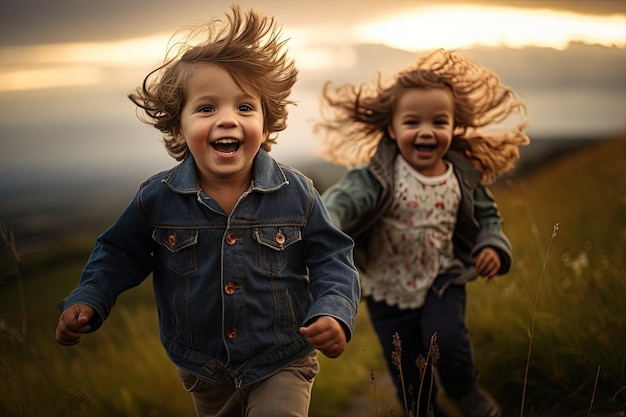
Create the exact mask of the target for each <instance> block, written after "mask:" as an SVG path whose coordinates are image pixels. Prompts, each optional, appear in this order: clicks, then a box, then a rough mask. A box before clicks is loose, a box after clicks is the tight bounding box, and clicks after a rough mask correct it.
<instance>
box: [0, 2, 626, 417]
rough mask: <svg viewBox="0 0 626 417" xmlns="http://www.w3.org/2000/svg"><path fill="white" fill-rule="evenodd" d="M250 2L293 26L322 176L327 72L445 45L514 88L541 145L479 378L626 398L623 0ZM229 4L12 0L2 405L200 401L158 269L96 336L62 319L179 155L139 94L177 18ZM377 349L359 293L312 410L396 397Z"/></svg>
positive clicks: (296, 162) (76, 410)
mask: <svg viewBox="0 0 626 417" xmlns="http://www.w3.org/2000/svg"><path fill="white" fill-rule="evenodd" d="M239 3H240V4H241V5H242V6H243V7H244V8H256V9H259V10H261V11H263V12H265V13H266V14H269V15H273V16H275V18H276V20H277V21H278V22H279V24H280V25H282V27H283V33H284V36H285V37H286V38H290V40H289V42H288V46H289V53H290V55H291V56H292V57H293V58H294V59H295V61H296V65H297V66H298V68H299V70H300V76H299V81H298V83H297V84H296V86H295V88H294V90H293V94H292V99H293V100H295V101H296V102H297V106H292V107H291V108H290V113H289V119H288V128H287V129H286V130H285V131H284V132H281V134H280V135H279V138H278V144H277V145H276V146H274V148H273V149H272V155H273V156H274V157H275V158H276V159H278V160H280V161H282V162H285V163H287V164H290V165H293V166H295V167H296V168H299V169H300V170H302V171H303V172H304V173H305V174H307V175H309V176H310V177H311V178H313V180H314V181H315V184H316V186H317V187H318V188H319V189H320V191H323V189H324V188H326V187H327V186H328V185H329V184H330V183H332V182H334V181H336V180H337V179H338V178H339V175H341V173H342V171H343V169H342V168H339V167H334V166H332V165H330V164H328V163H327V162H325V161H324V160H323V159H322V158H320V157H319V156H318V155H316V151H317V149H316V148H317V146H316V139H315V138H314V137H313V134H312V123H313V121H314V120H315V119H317V118H318V114H319V113H318V94H319V92H320V89H321V87H322V84H323V83H324V82H325V81H328V80H330V81H333V82H335V83H342V82H353V83H358V82H369V81H372V80H374V79H375V76H376V73H377V72H380V73H381V75H382V77H383V78H388V77H390V76H392V75H393V74H394V73H395V72H396V71H398V70H399V69H401V68H404V67H406V66H408V65H410V64H412V63H413V62H414V61H415V59H416V57H417V56H418V54H419V53H420V52H422V51H424V50H429V49H432V48H439V47H444V48H449V49H456V50H458V52H459V53H461V54H463V55H466V56H468V57H470V58H473V59H475V60H476V61H477V62H478V63H480V64H482V65H484V66H486V67H488V68H490V69H491V70H493V71H494V72H495V73H497V74H498V75H499V76H500V78H501V80H502V81H503V83H504V84H506V85H508V86H510V87H512V88H513V89H514V90H516V92H517V93H518V94H519V96H520V97H521V98H522V99H523V100H524V101H525V103H526V105H527V108H528V116H529V120H530V124H529V128H528V132H529V135H530V137H531V144H530V145H529V146H527V147H524V148H523V149H522V150H521V152H522V157H521V159H520V161H519V163H518V168H517V169H516V171H515V172H514V173H513V174H512V175H511V176H508V177H506V178H503V179H501V180H500V181H499V182H498V183H497V184H496V185H495V187H494V192H495V195H496V198H497V201H498V204H499V205H500V208H501V211H502V213H503V216H504V219H505V224H504V227H505V232H506V233H507V234H508V236H509V237H510V239H511V241H512V244H513V247H514V252H515V261H514V265H513V269H512V270H511V272H510V273H509V274H508V275H507V276H506V277H504V278H503V279H497V280H493V281H490V282H488V283H487V284H485V283H484V282H479V283H477V284H476V285H474V284H472V285H469V286H468V292H469V293H470V296H469V298H468V322H469V327H470V329H471V337H472V340H473V342H474V346H475V348H476V357H477V362H478V365H479V369H480V370H481V378H482V381H483V384H484V385H485V386H486V387H488V388H489V389H490V390H491V391H492V392H493V393H494V395H496V397H497V398H498V399H499V400H500V401H501V402H502V403H503V405H504V406H505V417H508V416H514V415H515V416H520V417H522V416H523V411H524V410H523V407H524V406H526V413H527V414H526V415H527V416H528V417H540V416H588V417H589V416H592V415H594V416H602V417H605V416H606V417H608V416H611V417H615V416H624V413H625V410H626V350H625V349H624V346H626V278H625V277H626V216H625V215H624V213H626V175H624V174H625V169H624V167H626V117H625V116H626V1H623V0H608V1H605V0H588V1H587V0H568V1H566V0H563V1H560V0H536V1H533V0H530V1H526V0H510V1H505V0H501V1H500V0H482V1H481V0H476V1H448V0H439V1H423V0H385V1H380V0H377V1H373V0H333V1H331V0H317V1H310V2H305V1H293V0H256V1H252V0H244V1H241V2H239ZM230 4H231V2H230V1H224V0H212V1H197V0H177V1H174V0H152V1H143V0H134V1H127V0H124V1H122V0H108V1H99V2H91V1H82V0H55V1H44V0H22V1H19V2H18V1H3V2H1V3H0V109H1V111H0V222H1V223H4V225H6V227H7V228H6V229H2V231H3V232H7V233H3V236H2V238H3V240H4V241H5V243H6V245H4V246H3V251H0V255H1V256H0V381H2V382H1V383H0V415H2V416H25V415H28V416H30V415H32V416H35V415H37V416H42V415H43V416H46V415H56V416H58V415H63V416H83V415H90V416H111V415H116V416H153V417H156V416H171V415H192V413H193V411H192V408H191V402H190V399H189V397H188V395H187V394H186V393H185V392H184V391H183V390H182V389H181V387H180V383H179V381H178V380H177V378H176V375H175V370H174V368H173V366H172V365H171V363H170V362H169V361H168V359H167V358H166V357H165V354H164V352H163V349H162V348H161V346H160V342H159V339H158V331H157V328H156V312H155V309H154V304H153V300H152V294H151V288H150V283H149V280H147V281H146V285H144V284H142V285H141V286H140V287H139V288H138V289H137V290H136V291H128V292H127V293H125V294H123V295H122V296H121V297H120V298H119V300H118V304H117V306H116V309H114V311H113V313H112V314H111V316H110V317H109V319H108V320H107V323H106V324H105V326H103V328H102V329H100V330H99V331H98V332H96V333H95V334H94V335H90V336H89V337H88V338H85V339H84V340H83V342H81V344H80V345H79V346H77V347H73V348H70V349H67V348H63V347H60V346H58V345H56V344H55V343H54V340H53V333H54V327H55V323H56V319H57V314H58V312H57V310H56V304H57V303H58V302H59V301H60V300H61V299H62V297H64V296H65V295H67V293H68V292H69V291H70V290H71V288H73V286H74V285H75V284H76V283H77V281H78V279H79V276H80V271H81V269H82V267H83V265H84V263H85V261H86V260H87V257H88V256H89V252H90V250H91V248H92V247H93V243H94V239H95V237H96V236H97V234H98V233H100V232H102V231H103V230H104V229H105V228H106V227H108V225H109V224H111V222H113V221H114V220H115V219H116V218H117V216H118V215H119V213H120V212H121V210H122V209H123V208H124V206H125V205H126V204H127V203H128V202H129V201H130V200H131V198H132V197H133V195H134V193H135V192H136V190H137V188H138V186H139V184H140V183H141V182H143V181H144V180H145V179H146V178H148V177H149V176H151V175H153V174H155V173H156V172H159V171H163V170H166V169H169V168H171V167H172V166H174V165H175V164H176V161H175V160H174V159H172V158H171V157H169V156H168V155H167V153H166V151H165V149H164V147H163V145H162V142H161V133H160V132H159V131H157V130H156V129H154V128H152V127H151V126H148V125H144V124H143V123H141V122H140V121H139V120H138V119H137V117H136V113H135V111H136V109H135V107H134V105H133V104H132V103H131V102H130V100H128V99H127V94H128V93H129V92H131V91H133V90H134V89H135V88H136V87H137V86H139V85H140V84H141V82H142V81H143V79H144V77H145V75H146V74H147V73H148V72H149V71H150V70H152V69H153V68H155V67H156V66H157V65H158V64H159V63H160V62H161V59H162V58H163V55H164V54H165V52H166V45H167V43H168V40H169V38H170V36H171V35H172V33H173V32H174V31H175V30H176V29H178V28H180V27H181V26H185V25H189V24H194V23H199V22H206V21H207V20H209V19H210V18H212V17H223V16H224V12H226V11H227V10H228V7H229V6H230ZM559 225H560V227H559ZM535 318H537V327H536V329H535V328H534V323H535ZM531 323H532V324H531ZM535 331H536V332H535ZM529 341H530V346H529ZM533 342H534V345H533ZM530 347H532V355H531V349H530ZM138 358H139V359H138ZM382 359H383V358H382V356H381V353H380V350H379V348H378V344H377V342H376V340H375V336H374V334H373V333H372V331H371V328H370V327H369V322H368V317H367V313H366V311H365V309H364V308H361V309H360V310H359V315H358V317H357V332H356V333H355V336H354V339H353V340H352V341H351V343H350V344H349V345H348V350H347V351H346V354H345V355H342V356H341V357H340V358H338V359H336V360H326V359H325V358H322V362H323V363H322V372H321V373H320V376H319V377H318V379H317V381H316V384H315V388H314V393H313V403H312V408H311V414H310V415H311V417H337V416H342V417H367V416H385V417H387V416H390V415H391V416H393V415H399V414H398V411H399V410H400V409H401V408H402V406H401V405H399V404H398V403H397V402H396V400H395V397H394V394H393V390H392V389H391V387H390V384H389V378H388V375H387V373H386V370H385V368H384V364H383V361H382ZM525 371H526V372H525ZM526 388H527V389H528V391H527V395H526ZM522 392H523V393H524V395H526V397H525V399H522V398H521V397H522ZM594 402H595V403H594ZM394 410H395V412H394ZM592 411H593V412H592ZM598 413H600V414H598Z"/></svg>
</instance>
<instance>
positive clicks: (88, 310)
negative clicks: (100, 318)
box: [56, 304, 94, 346]
mask: <svg viewBox="0 0 626 417" xmlns="http://www.w3.org/2000/svg"><path fill="white" fill-rule="evenodd" d="M93 314H94V310H93V307H91V306H88V305H87V304H73V305H71V306H69V307H68V308H67V309H66V310H65V311H63V313H61V317H59V323H58V324H57V331H56V341H57V343H59V344H61V345H63V346H71V345H75V344H76V343H78V342H80V336H81V335H82V334H83V333H86V332H87V331H89V325H88V323H89V321H90V320H91V318H92V317H93Z"/></svg>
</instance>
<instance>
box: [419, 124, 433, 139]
mask: <svg viewBox="0 0 626 417" xmlns="http://www.w3.org/2000/svg"><path fill="white" fill-rule="evenodd" d="M417 136H418V137H420V138H432V137H433V136H435V133H434V129H433V127H432V126H431V125H422V126H420V130H419V131H418V132H417Z"/></svg>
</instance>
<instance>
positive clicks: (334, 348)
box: [300, 316, 347, 358]
mask: <svg viewBox="0 0 626 417" xmlns="http://www.w3.org/2000/svg"><path fill="white" fill-rule="evenodd" d="M300 334H302V335H304V336H306V338H307V340H308V341H309V343H310V344H312V345H313V347H315V348H316V349H318V350H319V351H321V352H322V353H323V354H324V355H326V356H328V357H329V358H336V357H337V356H339V355H341V353H342V352H343V350H344V349H345V348H346V343H347V342H346V334H345V332H344V330H343V327H341V324H339V322H338V321H337V320H335V319H334V318H332V317H329V316H322V317H320V318H318V319H317V320H315V321H314V322H313V323H311V324H309V325H308V326H307V327H300Z"/></svg>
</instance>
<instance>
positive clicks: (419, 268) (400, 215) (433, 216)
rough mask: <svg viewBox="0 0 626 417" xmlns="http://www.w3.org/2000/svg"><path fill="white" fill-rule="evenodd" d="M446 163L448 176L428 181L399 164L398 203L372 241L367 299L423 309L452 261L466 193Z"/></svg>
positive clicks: (364, 277) (364, 276)
mask: <svg viewBox="0 0 626 417" xmlns="http://www.w3.org/2000/svg"><path fill="white" fill-rule="evenodd" d="M444 162H446V164H447V166H448V167H447V170H446V172H445V173H444V174H443V175H441V176H436V177H427V176H424V175H422V174H420V173H419V172H417V171H416V170H415V169H414V168H413V167H411V166H410V165H409V164H408V163H407V162H406V161H405V160H404V158H402V157H401V156H398V157H397V158H396V161H395V166H394V174H395V175H394V177H395V184H394V195H393V203H392V205H391V208H390V209H389V210H388V212H387V213H385V214H384V216H383V217H382V219H381V221H380V222H378V224H377V225H376V226H374V228H373V229H372V234H371V235H370V239H369V246H368V248H367V255H368V256H367V259H368V262H367V266H366V269H365V270H364V271H361V272H362V273H361V290H362V292H363V295H365V296H372V297H373V298H374V300H376V301H379V302H380V301H385V302H386V303H387V304H388V305H390V306H394V305H397V306H398V307H399V308H401V309H414V308H419V307H421V306H422V305H423V304H424V300H425V298H426V294H427V291H428V289H429V288H430V287H431V286H432V284H433V282H434V281H435V278H436V277H437V275H439V273H440V272H442V271H444V270H445V269H446V267H447V266H448V265H449V264H450V262H451V261H452V259H453V257H454V256H453V253H454V250H453V246H452V236H453V233H454V227H455V224H456V216H457V211H458V208H459V202H460V201H461V190H460V187H459V183H458V181H457V179H456V177H455V175H454V173H453V169H452V165H451V164H450V163H448V162H447V161H444Z"/></svg>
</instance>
